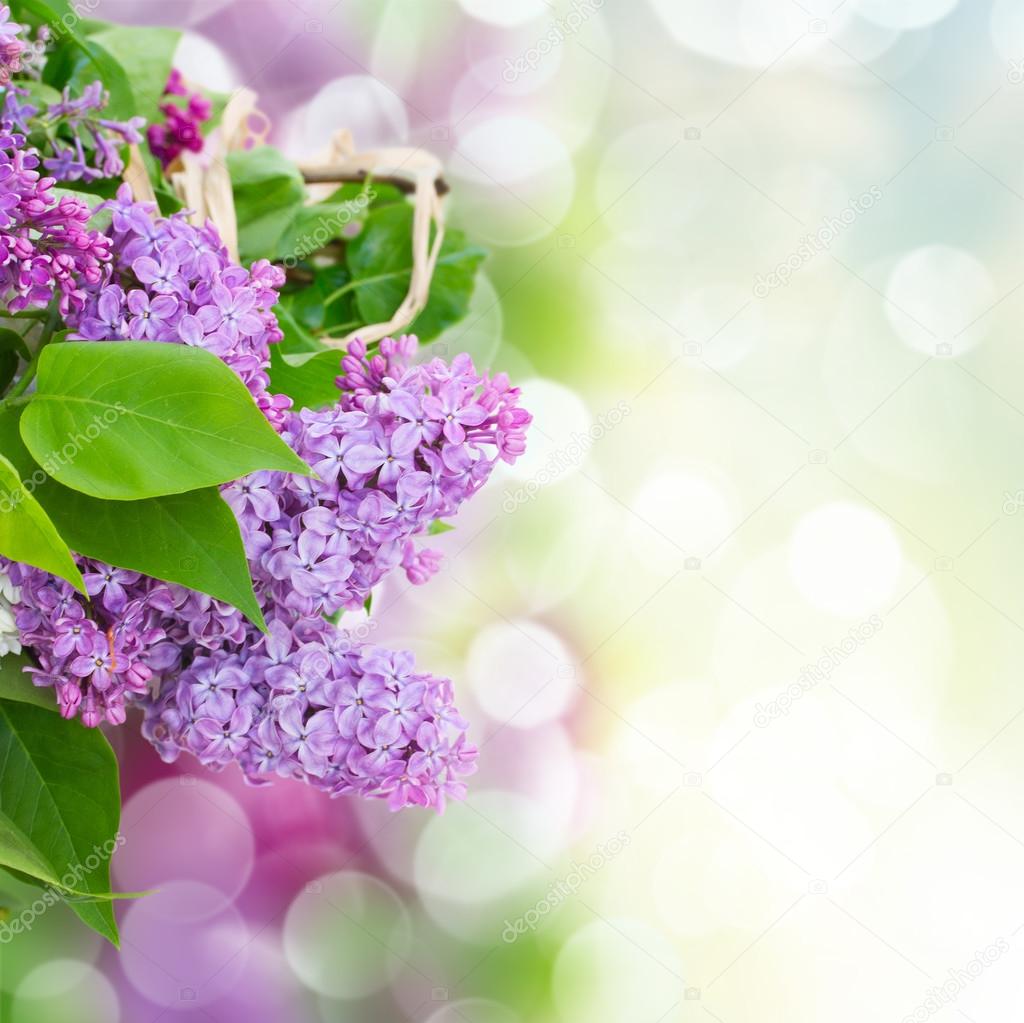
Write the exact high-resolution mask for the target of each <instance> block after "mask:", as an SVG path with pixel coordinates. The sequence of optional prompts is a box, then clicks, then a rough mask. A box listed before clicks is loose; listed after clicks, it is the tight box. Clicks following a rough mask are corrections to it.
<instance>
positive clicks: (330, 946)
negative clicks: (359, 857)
mask: <svg viewBox="0 0 1024 1023" xmlns="http://www.w3.org/2000/svg"><path fill="white" fill-rule="evenodd" d="M283 941H284V954H285V958H286V959H287V961H288V965H289V966H290V967H291V968H292V971H293V972H294V973H295V975H296V976H297V977H298V978H299V980H301V981H302V983H303V984H305V985H306V986H307V987H309V988H311V989H312V990H313V991H316V992H318V993H319V994H322V995H326V996H327V997H330V998H338V999H345V1000H355V999H360V998H366V997H367V996H368V995H372V994H373V993H374V992H376V991H379V990H381V988H384V987H386V986H387V985H388V984H390V983H391V982H392V981H393V980H394V979H395V977H397V976H398V974H399V973H400V972H401V971H402V970H403V969H404V968H405V963H406V960H407V958H408V956H409V954H410V948H411V944H412V925H411V923H410V920H409V914H408V912H407V911H406V908H405V906H404V905H403V904H402V900H401V899H400V898H399V897H398V896H397V895H396V894H395V892H394V890H393V889H391V888H390V887H389V886H388V885H386V884H384V882H383V881H380V880H378V879H377V878H375V877H371V876H370V875H369V874H364V873H361V872H359V871H354V870H351V871H339V872H337V873H334V874H327V875H325V876H324V877H320V878H317V880H315V881H313V882H311V883H310V884H308V885H307V886H306V888H305V890H304V891H302V892H300V893H299V894H298V895H297V896H296V897H295V899H294V901H293V902H292V904H291V906H290V907H289V908H288V913H287V916H286V917H285V921H284V935H283Z"/></svg>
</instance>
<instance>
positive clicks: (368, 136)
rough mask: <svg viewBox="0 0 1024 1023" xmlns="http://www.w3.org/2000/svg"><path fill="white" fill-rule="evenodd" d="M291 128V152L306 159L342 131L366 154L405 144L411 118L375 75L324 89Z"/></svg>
mask: <svg viewBox="0 0 1024 1023" xmlns="http://www.w3.org/2000/svg"><path fill="white" fill-rule="evenodd" d="M289 125H290V132H289V135H290V138H289V148H290V149H294V150H295V151H296V152H299V153H301V154H303V155H307V156H312V155H313V154H315V153H317V152H318V151H320V150H322V149H323V148H324V146H325V145H326V144H327V143H328V142H329V140H330V139H331V138H332V137H333V136H334V134H335V133H336V132H337V131H338V130H339V128H341V127H345V128H347V129H348V130H349V131H351V132H352V138H353V139H354V140H355V144H356V146H357V147H358V149H359V151H360V152H362V151H364V150H367V149H374V148H375V147H381V146H394V145H398V144H399V143H400V142H402V141H403V140H404V139H405V138H406V137H407V136H408V134H409V115H408V112H407V111H406V109H405V104H404V103H403V102H402V100H401V99H399V98H398V96H397V95H395V93H394V91H393V90H391V89H389V88H388V87H387V86H386V85H383V84H382V83H381V82H380V81H379V80H378V79H376V78H374V77H373V76H372V75H345V76H343V77H341V78H335V79H334V80H333V81H331V82H328V83H327V84H326V85H324V86H323V87H322V88H321V89H320V91H319V92H317V94H316V95H315V96H314V97H313V98H312V99H311V100H310V101H309V102H308V103H307V104H306V105H305V106H304V107H303V108H302V109H300V110H298V111H297V112H296V113H295V114H293V115H292V117H291V118H290V120H289Z"/></svg>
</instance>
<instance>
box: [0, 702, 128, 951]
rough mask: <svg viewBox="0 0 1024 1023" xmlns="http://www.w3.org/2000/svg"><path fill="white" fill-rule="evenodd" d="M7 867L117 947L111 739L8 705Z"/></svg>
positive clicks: (3, 727) (2, 711) (2, 783)
mask: <svg viewBox="0 0 1024 1023" xmlns="http://www.w3.org/2000/svg"><path fill="white" fill-rule="evenodd" d="M0 764H3V771H0V866H3V867H6V868H9V869H11V870H15V871H19V872H20V873H22V874H28V875H30V876H31V877H33V878H36V879H37V880H39V881H42V882H44V883H45V884H48V885H52V886H54V887H55V888H56V889H58V890H60V891H63V892H74V893H76V894H77V893H81V894H85V895H91V896H94V897H95V901H80V900H77V899H76V900H72V901H69V905H70V906H71V909H72V910H73V911H74V912H75V913H76V914H77V915H78V916H79V918H80V919H81V920H82V921H83V922H84V923H86V924H88V925H89V926H90V927H92V928H93V930H95V931H97V932H98V933H99V934H101V935H103V937H105V938H107V939H108V940H109V941H111V942H112V943H113V944H114V945H117V943H118V935H117V922H116V921H115V919H114V912H113V908H112V905H111V903H110V901H109V897H110V896H109V892H110V855H111V853H112V852H113V851H114V849H115V848H116V846H117V842H118V838H117V834H118V823H119V820H120V814H121V805H120V792H119V787H118V780H117V760H116V758H115V757H114V752H113V750H111V748H110V745H109V744H108V742H107V740H106V739H105V738H104V737H103V733H102V732H100V731H99V729H95V728H92V729H90V728H83V727H82V725H80V724H79V723H78V722H77V721H66V720H64V718H62V717H60V715H58V714H54V713H52V712H51V711H50V710H48V709H44V708H42V707H37V706H33V705H32V704H30V703H26V702H21V701H18V700H11V699H6V698H4V699H0Z"/></svg>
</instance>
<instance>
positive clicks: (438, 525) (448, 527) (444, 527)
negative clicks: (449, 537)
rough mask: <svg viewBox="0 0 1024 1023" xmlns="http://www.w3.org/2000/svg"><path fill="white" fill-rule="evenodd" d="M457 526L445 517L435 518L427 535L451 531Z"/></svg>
mask: <svg viewBox="0 0 1024 1023" xmlns="http://www.w3.org/2000/svg"><path fill="white" fill-rule="evenodd" d="M454 528H455V527H454V526H453V525H452V524H451V523H450V522H445V521H444V519H434V521H433V522H431V523H430V527H429V528H428V529H427V536H440V535H441V534H442V533H450V532H451V531H452V530H453V529H454Z"/></svg>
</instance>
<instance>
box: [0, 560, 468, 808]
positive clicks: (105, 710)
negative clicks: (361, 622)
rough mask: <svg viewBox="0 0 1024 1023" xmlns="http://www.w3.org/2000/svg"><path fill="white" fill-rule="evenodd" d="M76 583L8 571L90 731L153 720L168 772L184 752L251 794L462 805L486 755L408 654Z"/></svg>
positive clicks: (96, 577) (130, 589) (166, 588)
mask: <svg viewBox="0 0 1024 1023" xmlns="http://www.w3.org/2000/svg"><path fill="white" fill-rule="evenodd" d="M79 563H80V566H81V568H82V570H83V578H84V579H85V583H86V588H87V590H88V592H89V595H90V597H91V598H92V599H91V600H90V602H89V603H86V602H85V601H84V600H83V599H82V598H81V597H80V596H79V595H78V594H77V593H76V592H75V591H74V590H73V589H72V587H71V586H70V585H68V584H67V583H66V582H64V581H63V580H61V579H57V578H55V577H53V576H50V575H48V574H47V573H45V572H41V571H39V570H38V569H34V568H29V567H27V566H25V565H20V564H14V563H10V562H3V564H2V567H3V568H4V569H5V570H6V571H7V573H8V574H9V577H10V582H11V584H12V585H13V586H16V587H20V599H19V601H18V603H17V604H16V605H15V622H16V624H17V628H18V635H19V637H20V641H21V642H22V643H23V644H25V645H26V646H28V647H29V648H31V650H32V652H33V653H34V655H35V657H36V659H37V661H38V663H39V667H37V668H35V667H34V668H30V669H29V671H30V673H31V674H32V676H33V680H34V682H35V684H36V685H39V686H52V687H53V688H54V691H55V694H56V697H57V702H58V705H59V707H60V711H61V714H63V715H64V716H65V717H75V716H80V717H81V720H82V723H83V724H85V725H87V726H90V727H94V726H96V725H98V724H100V723H101V722H102V721H107V722H110V723H112V724H121V723H123V722H124V720H125V716H126V710H127V708H128V706H129V705H131V704H136V705H139V706H141V707H142V708H143V709H144V710H145V720H144V723H143V734H144V735H145V736H146V738H147V739H149V740H150V742H152V743H153V745H154V746H155V747H156V749H157V751H158V752H159V753H160V755H161V756H162V757H163V758H164V759H165V760H167V761H173V760H175V759H176V758H177V757H178V755H179V754H180V753H181V752H182V751H183V750H184V751H188V752H190V753H192V754H193V755H195V756H196V757H197V758H198V759H199V760H200V762H202V763H203V764H205V765H207V766H209V767H211V768H213V769H215V770H217V769H220V768H223V767H224V766H226V765H227V764H229V763H232V762H236V763H238V765H239V766H240V767H241V769H242V771H243V774H244V776H245V778H246V780H247V781H249V782H250V783H252V784H255V785H264V784H267V783H268V782H269V781H270V780H271V779H272V778H273V777H275V776H280V777H290V778H296V779H302V780H305V781H307V782H309V783H310V784H312V785H313V786H315V787H317V788H319V789H322V790H325V791H327V792H329V793H330V794H331V795H335V796H338V795H343V794H347V793H358V794H360V795H363V796H367V797H378V798H386V799H387V800H388V802H389V804H390V805H391V807H392V808H393V809H399V808H401V807H403V806H410V805H419V806H433V807H436V808H438V809H442V808H443V807H444V803H445V800H446V799H447V798H451V797H456V798H457V797H460V796H461V795H462V794H463V792H464V783H463V782H462V781H461V778H462V776H463V775H465V774H468V773H470V772H471V771H472V770H473V766H474V765H473V761H474V758H475V754H476V751H475V749H474V748H473V747H472V746H471V745H469V743H468V742H467V740H466V735H465V731H466V723H465V722H464V721H463V720H462V718H460V717H459V715H458V713H457V712H456V711H455V709H454V705H453V702H452V695H453V694H452V687H451V683H450V682H449V681H448V680H447V679H440V678H436V677H434V676H432V675H427V674H419V673H416V672H415V671H414V667H413V662H412V655H411V654H408V653H392V652H390V651H387V650H383V649H381V648H379V647H372V646H367V645H361V644H358V643H355V642H352V641H351V640H350V639H349V638H348V637H347V635H346V634H345V633H344V632H343V631H341V630H339V629H338V628H336V627H335V626H334V625H332V624H331V623H329V622H328V621H326V620H325V619H323V618H318V617H311V618H298V619H297V618H293V617H292V616H290V615H286V617H285V618H284V619H271V620H270V630H269V634H267V635H266V636H263V635H261V634H260V633H259V632H257V630H256V629H255V628H254V627H253V626H251V625H249V624H248V623H245V622H244V621H243V620H242V618H241V616H240V615H239V614H238V612H237V611H235V610H234V609H232V608H229V607H227V606H226V605H224V604H220V603H218V602H217V601H214V600H211V599H210V598H209V597H205V596H203V595H202V594H198V593H194V592H192V591H189V590H186V589H184V588H182V587H180V586H172V585H169V584H166V583H161V582H158V581H157V580H155V579H149V578H146V577H145V576H140V575H139V574H138V573H137V572H126V571H123V570H121V569H116V568H112V567H111V566H109V565H104V564H101V563H99V562H95V561H90V560H87V559H79Z"/></svg>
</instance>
